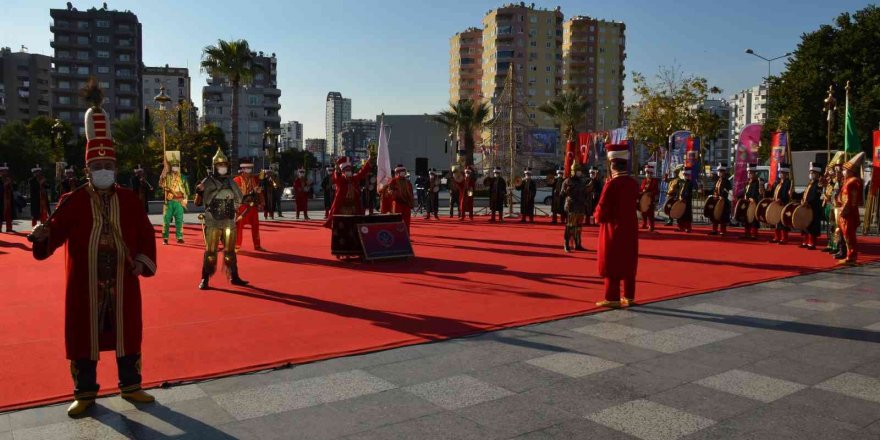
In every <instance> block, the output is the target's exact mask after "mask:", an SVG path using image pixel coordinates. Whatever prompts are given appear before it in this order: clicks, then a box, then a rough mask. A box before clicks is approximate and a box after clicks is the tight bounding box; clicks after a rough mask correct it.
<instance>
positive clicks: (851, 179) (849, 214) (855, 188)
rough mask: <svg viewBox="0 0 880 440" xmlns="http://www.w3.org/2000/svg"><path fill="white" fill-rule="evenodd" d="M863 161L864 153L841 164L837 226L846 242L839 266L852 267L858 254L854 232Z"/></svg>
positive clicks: (859, 220) (859, 201)
mask: <svg viewBox="0 0 880 440" xmlns="http://www.w3.org/2000/svg"><path fill="white" fill-rule="evenodd" d="M864 160H865V153H864V152H861V153H859V154H856V155H855V156H854V157H853V158H852V159H850V160H849V162H847V163H845V164H843V178H844V181H843V189H842V190H841V191H840V195H839V196H838V197H840V205H841V206H842V208H841V210H840V215H839V216H838V217H837V225H838V226H840V231H841V234H842V235H843V240H844V241H845V242H846V258H844V259H841V260H837V262H838V263H840V264H847V265H854V264H856V258H857V257H858V255H859V252H858V251H857V250H856V246H857V245H858V240H857V238H856V237H857V235H856V230H857V229H858V228H859V224H861V218H860V217H859V207H860V206H862V197H863V195H864V189H863V188H862V178H861V176H860V174H861V173H860V171H861V166H862V162H863V161H864Z"/></svg>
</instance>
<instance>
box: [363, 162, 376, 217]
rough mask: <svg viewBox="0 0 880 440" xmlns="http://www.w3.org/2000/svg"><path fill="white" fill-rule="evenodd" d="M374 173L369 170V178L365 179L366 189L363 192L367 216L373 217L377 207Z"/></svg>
mask: <svg viewBox="0 0 880 440" xmlns="http://www.w3.org/2000/svg"><path fill="white" fill-rule="evenodd" d="M376 180H377V179H376V173H375V172H373V170H372V169H371V171H370V176H369V177H368V178H367V187H366V189H365V190H364V191H365V192H366V199H367V200H366V208H367V209H366V211H367V215H373V213H374V212H375V211H376V209H377V206H376V202H377V197H378V193H377V192H376Z"/></svg>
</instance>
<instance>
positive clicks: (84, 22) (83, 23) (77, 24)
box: [76, 21, 89, 29]
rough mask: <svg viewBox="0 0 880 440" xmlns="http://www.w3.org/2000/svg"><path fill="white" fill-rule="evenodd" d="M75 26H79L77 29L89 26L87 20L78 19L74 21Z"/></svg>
mask: <svg viewBox="0 0 880 440" xmlns="http://www.w3.org/2000/svg"><path fill="white" fill-rule="evenodd" d="M76 27H77V28H79V29H88V28H89V22H87V21H78V22H76Z"/></svg>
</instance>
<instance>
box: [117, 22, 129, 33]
mask: <svg viewBox="0 0 880 440" xmlns="http://www.w3.org/2000/svg"><path fill="white" fill-rule="evenodd" d="M119 30H120V31H123V32H128V31H130V30H131V27H130V26H129V25H127V24H120V25H119Z"/></svg>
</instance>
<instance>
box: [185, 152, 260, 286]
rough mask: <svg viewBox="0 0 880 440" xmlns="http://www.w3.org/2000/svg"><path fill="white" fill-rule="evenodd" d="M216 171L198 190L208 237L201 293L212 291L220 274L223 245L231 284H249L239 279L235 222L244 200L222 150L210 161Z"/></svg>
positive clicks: (210, 174) (197, 194) (225, 265)
mask: <svg viewBox="0 0 880 440" xmlns="http://www.w3.org/2000/svg"><path fill="white" fill-rule="evenodd" d="M211 163H212V164H213V166H214V167H213V170H212V172H211V173H209V174H208V177H205V178H204V179H203V180H202V181H201V182H200V183H199V184H198V186H196V201H195V204H196V206H204V207H205V212H204V213H203V214H201V215H200V219H201V220H202V226H203V228H204V236H205V254H204V257H203V258H202V279H201V281H200V282H199V289H201V290H207V289H209V288H210V286H209V284H208V282H209V280H210V278H211V276H212V275H214V273H215V272H216V271H217V250H218V248H219V245H220V243H223V266H224V267H225V268H226V274H227V276H228V277H229V282H230V283H232V284H233V285H235V286H246V285H247V284H248V282H247V281H245V280H243V279H241V277H240V276H239V275H238V259H237V258H236V255H235V249H236V234H237V232H238V231H237V229H238V228H236V225H235V219H236V217H237V215H238V214H237V213H238V209H239V207H240V206H241V204H242V201H243V196H242V194H241V189H240V188H239V186H238V184H236V182H235V181H234V180H233V179H232V178H231V177H230V176H229V159H227V158H226V155H225V154H223V150H221V149H220V148H217V153H215V154H214V157H213V159H211Z"/></svg>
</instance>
